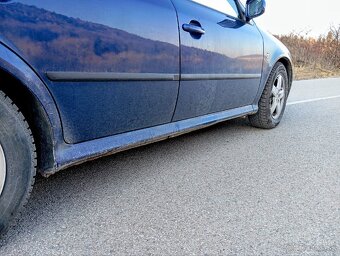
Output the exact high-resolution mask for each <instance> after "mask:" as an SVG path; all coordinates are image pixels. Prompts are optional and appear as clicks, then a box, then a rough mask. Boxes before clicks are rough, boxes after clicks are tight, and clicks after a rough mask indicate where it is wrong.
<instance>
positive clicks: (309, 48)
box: [277, 24, 340, 80]
mask: <svg viewBox="0 0 340 256" xmlns="http://www.w3.org/2000/svg"><path fill="white" fill-rule="evenodd" d="M277 37H278V38H279V39H280V40H281V41H282V42H283V43H284V44H285V45H286V46H287V47H288V49H289V50H290V52H291V53H292V57H293V62H294V66H295V67H294V71H295V72H294V73H295V79H296V80H302V79H314V78H325V77H340V24H339V25H338V27H335V26H331V27H330V29H329V32H328V33H327V34H326V35H323V36H320V37H319V38H312V37H308V35H307V36H306V35H301V33H290V34H289V35H280V36H277Z"/></svg>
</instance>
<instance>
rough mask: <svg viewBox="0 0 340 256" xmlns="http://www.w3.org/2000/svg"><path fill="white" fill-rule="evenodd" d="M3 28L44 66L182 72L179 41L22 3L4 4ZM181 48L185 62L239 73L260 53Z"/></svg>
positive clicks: (208, 70) (0, 18)
mask: <svg viewBox="0 0 340 256" xmlns="http://www.w3.org/2000/svg"><path fill="white" fill-rule="evenodd" d="M0 31H1V34H2V35H4V36H5V37H6V38H7V39H8V40H10V41H11V42H12V43H13V44H14V45H16V46H17V48H18V49H20V50H21V51H22V53H23V55H24V57H25V58H27V60H28V61H29V62H31V63H32V64H33V65H34V67H35V68H36V69H38V70H39V71H42V72H44V71H80V72H83V71H87V72H143V73H178V72H179V71H178V68H179V67H178V63H179V49H178V47H177V46H176V45H173V44H169V43H165V42H161V41H154V40H150V39H146V38H142V37H140V36H137V35H134V34H130V33H128V32H125V31H123V30H119V29H116V28H111V27H108V26H104V25H100V24H96V23H91V22H86V21H82V20H80V19H75V18H70V17H67V16H64V15H59V14H56V13H53V12H49V11H46V10H44V9H39V8H37V7H34V6H28V5H24V4H21V3H14V4H7V5H0ZM183 52H185V56H184V57H183V59H182V61H183V63H184V65H183V66H188V65H192V66H194V67H195V69H196V70H200V71H204V72H206V73H230V72H232V73H235V72H236V73H237V72H240V70H246V71H247V72H248V73H253V72H255V71H256V70H258V67H254V66H253V65H254V63H256V62H257V61H255V62H254V59H259V56H248V58H238V59H237V61H236V59H232V58H228V57H227V56H225V55H222V54H218V53H214V52H210V51H205V50H201V49H197V48H191V47H186V46H184V47H183ZM226 63H228V65H226ZM184 72H186V71H185V70H184ZM187 72H190V70H188V71H187Z"/></svg>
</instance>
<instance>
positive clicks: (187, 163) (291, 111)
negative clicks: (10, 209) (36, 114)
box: [0, 79, 340, 256]
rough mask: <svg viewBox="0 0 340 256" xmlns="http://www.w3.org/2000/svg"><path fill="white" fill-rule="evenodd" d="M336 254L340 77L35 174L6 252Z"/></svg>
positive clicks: (339, 239)
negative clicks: (267, 116)
mask: <svg viewBox="0 0 340 256" xmlns="http://www.w3.org/2000/svg"><path fill="white" fill-rule="evenodd" d="M148 254H150V255H271V256H273V255H308V256H309V255H340V79H324V80H313V81H301V82H295V83H294V87H293V89H292V92H291V97H290V99H289V106H287V109H286V113H285V117H284V119H283V121H282V123H281V125H280V126H279V127H278V128H277V129H274V130H269V131H267V130H260V129H255V128H252V127H250V126H249V125H248V123H247V120H246V119H244V118H240V119H237V120H233V121H229V122H226V123H222V124H219V125H217V126H214V127H211V128H208V129H204V130H201V131H197V132H194V133H191V134H188V135H184V136H181V137H178V138H175V139H171V140H168V141H164V142H160V143H156V144H153V145H149V146H146V147H142V148H138V149H134V150H130V151H128V152H124V153H120V154H117V155H114V156H110V157H106V158H103V159H100V160H97V161H94V162H90V163H87V164H83V165H81V166H78V167H74V168H71V169H69V170H67V171H64V172H61V173H58V174H56V175H55V176H52V177H50V178H49V179H47V180H46V179H43V178H38V179H37V182H36V186H35V189H34V191H33V194H32V196H31V199H30V201H29V203H28V205H27V209H26V210H25V212H24V213H23V214H22V216H21V218H20V219H19V220H18V222H17V224H16V226H15V227H14V228H12V229H11V230H10V232H9V233H8V234H7V235H6V236H5V237H4V239H3V240H2V241H1V242H0V255H6V256H11V255H15V256H18V255H44V256H45V255H148Z"/></svg>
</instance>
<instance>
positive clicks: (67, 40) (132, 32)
mask: <svg viewBox="0 0 340 256" xmlns="http://www.w3.org/2000/svg"><path fill="white" fill-rule="evenodd" d="M0 31H1V34H2V35H3V36H5V38H6V39H7V41H8V44H9V45H10V46H11V47H12V48H14V49H15V48H17V49H16V51H18V52H20V53H21V55H22V57H23V58H24V59H25V60H26V61H27V62H28V63H29V64H30V65H32V66H33V68H34V69H35V70H36V71H37V73H39V75H40V76H41V77H42V78H43V79H44V80H45V82H46V83H47V86H48V88H49V90H50V91H51V93H52V95H53V97H54V99H55V101H56V104H57V106H58V109H59V112H60V115H61V119H62V125H63V132H64V137H65V141H66V142H67V143H79V142H83V141H88V140H93V139H97V138H101V137H105V136H110V135H114V134H118V133H123V132H128V131H132V130H136V129H142V128H146V127H151V126H155V125H160V124H165V123H168V122H171V119H172V117H173V113H174V109H175V105H176V100H177V96H178V87H179V81H178V80H179V32H178V23H177V16H176V11H175V8H174V6H173V4H172V2H171V1H170V0H124V1H112V0H100V1H99V0H72V1H69V0H58V1H55V0H13V1H10V2H8V3H3V4H0Z"/></svg>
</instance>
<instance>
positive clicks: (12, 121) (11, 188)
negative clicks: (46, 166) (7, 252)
mask: <svg viewBox="0 0 340 256" xmlns="http://www.w3.org/2000/svg"><path fill="white" fill-rule="evenodd" d="M0 96H2V95H0ZM20 115H21V114H20V113H19V112H18V111H17V110H16V109H15V106H13V105H12V104H9V102H7V101H6V100H3V97H0V143H1V146H2V148H3V151H4V155H5V159H6V179H5V184H4V188H3V191H2V193H1V195H0V235H1V233H3V232H4V231H5V230H6V228H7V227H8V225H9V223H10V221H11V220H13V218H14V217H15V216H16V215H17V214H18V212H19V211H20V209H21V207H22V206H23V204H24V203H25V201H26V198H27V196H28V194H29V191H30V189H31V183H32V179H33V176H34V175H35V166H34V159H35V156H34V150H33V142H32V139H31V135H30V133H29V130H28V127H27V124H26V123H25V122H24V121H23V119H21V117H22V116H20Z"/></svg>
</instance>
